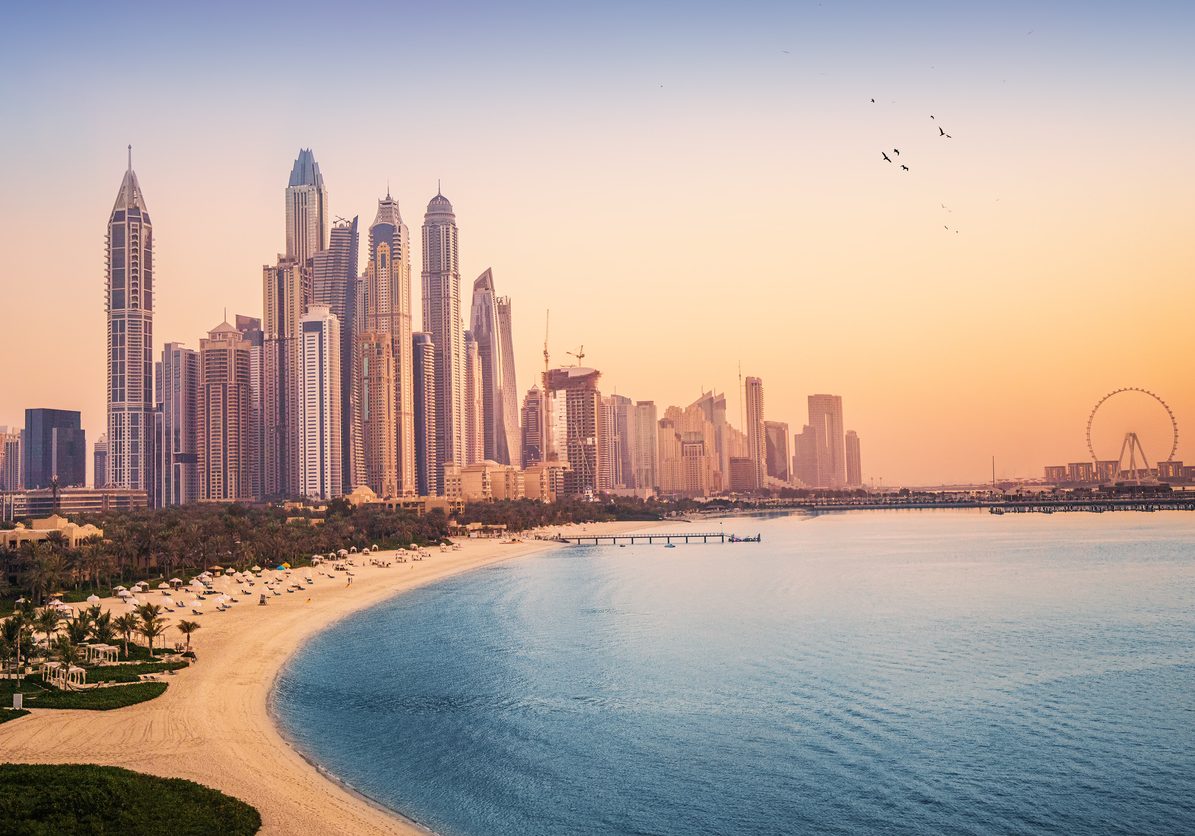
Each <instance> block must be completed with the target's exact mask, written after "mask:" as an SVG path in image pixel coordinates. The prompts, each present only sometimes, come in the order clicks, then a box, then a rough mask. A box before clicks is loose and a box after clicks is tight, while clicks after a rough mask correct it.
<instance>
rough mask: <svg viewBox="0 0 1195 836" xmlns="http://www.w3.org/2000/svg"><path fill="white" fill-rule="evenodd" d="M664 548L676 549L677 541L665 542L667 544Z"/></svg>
mask: <svg viewBox="0 0 1195 836" xmlns="http://www.w3.org/2000/svg"><path fill="white" fill-rule="evenodd" d="M664 548H666V549H675V548H676V543H665V544H664Z"/></svg>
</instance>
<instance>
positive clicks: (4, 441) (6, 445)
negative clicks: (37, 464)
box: [0, 427, 24, 491]
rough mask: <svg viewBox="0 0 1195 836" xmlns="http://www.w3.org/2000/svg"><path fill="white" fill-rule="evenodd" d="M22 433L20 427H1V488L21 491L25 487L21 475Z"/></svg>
mask: <svg viewBox="0 0 1195 836" xmlns="http://www.w3.org/2000/svg"><path fill="white" fill-rule="evenodd" d="M21 435H22V430H21V429H20V428H19V427H3V428H0V489H2V490H6V491H19V490H21V489H22V488H23V487H24V481H23V480H22V477H21V467H22V462H21Z"/></svg>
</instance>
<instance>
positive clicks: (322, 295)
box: [311, 217, 365, 492]
mask: <svg viewBox="0 0 1195 836" xmlns="http://www.w3.org/2000/svg"><path fill="white" fill-rule="evenodd" d="M359 240H360V236H359V235H358V232H357V218H356V217H354V218H353V219H352V220H351V221H346V220H337V221H335V222H334V223H333V224H332V231H331V236H330V241H329V243H328V248H327V249H326V250H322V251H320V252H317V253H316V254H315V256H314V257H313V258H312V262H311V301H312V303H313V304H316V305H327V306H328V309H329V310H330V311H331V312H332V315H333V316H335V317H336V321H337V322H338V323H339V325H340V383H339V384H338V392H339V398H340V407H339V408H340V413H341V415H342V416H343V420H342V421H341V427H340V451H341V463H340V473H341V481H342V483H343V486H344V487H345V489H346V492H347V491H348V490H351V489H352V487H353V486H354V485H356V484H364V466H365V459H364V454H363V453H362V450H361V419H360V409H359V404H358V395H359V392H358V390H357V388H356V387H355V381H356V379H357V376H356V375H355V374H354V373H353V367H354V362H355V361H354V358H355V357H356V351H355V350H354V347H355V346H356V343H357V339H356V336H357V322H356V314H357V295H358V290H357V282H358V277H357V265H358V245H359Z"/></svg>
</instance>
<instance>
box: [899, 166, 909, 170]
mask: <svg viewBox="0 0 1195 836" xmlns="http://www.w3.org/2000/svg"><path fill="white" fill-rule="evenodd" d="M901 168H903V169H904V170H905V171H908V170H909V167H908V166H907V165H902V166H901Z"/></svg>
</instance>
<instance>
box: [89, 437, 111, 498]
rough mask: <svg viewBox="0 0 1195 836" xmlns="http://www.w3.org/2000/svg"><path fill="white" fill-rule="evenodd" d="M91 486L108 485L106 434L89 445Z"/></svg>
mask: <svg viewBox="0 0 1195 836" xmlns="http://www.w3.org/2000/svg"><path fill="white" fill-rule="evenodd" d="M91 451H92V452H91V462H92V464H91V486H92V487H93V488H103V487H107V485H108V436H106V435H101V436H100V440H99V441H97V442H96V443H95V444H93V445H91Z"/></svg>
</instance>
